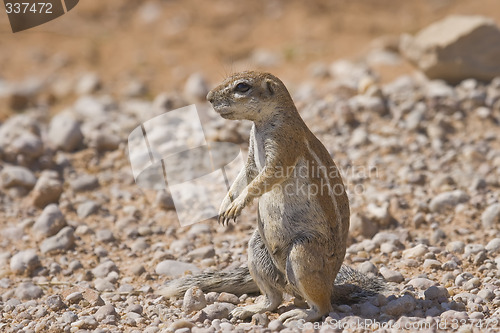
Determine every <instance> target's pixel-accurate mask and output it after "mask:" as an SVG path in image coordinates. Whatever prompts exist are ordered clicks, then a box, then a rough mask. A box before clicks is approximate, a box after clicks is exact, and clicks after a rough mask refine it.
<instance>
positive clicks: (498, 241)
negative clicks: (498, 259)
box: [484, 238, 500, 253]
mask: <svg viewBox="0 0 500 333" xmlns="http://www.w3.org/2000/svg"><path fill="white" fill-rule="evenodd" d="M484 248H485V249H486V251H488V252H491V253H498V252H499V251H500V238H494V239H492V240H491V241H490V242H489V243H488V244H487V245H486V246H485V247H484Z"/></svg>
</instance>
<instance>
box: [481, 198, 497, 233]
mask: <svg viewBox="0 0 500 333" xmlns="http://www.w3.org/2000/svg"><path fill="white" fill-rule="evenodd" d="M499 223H500V203H495V204H493V205H491V206H488V208H486V209H485V210H484V212H483V214H481V224H482V225H483V227H484V228H485V229H489V228H496V227H498V224H499Z"/></svg>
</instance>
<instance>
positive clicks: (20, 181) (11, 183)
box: [0, 166, 36, 190]
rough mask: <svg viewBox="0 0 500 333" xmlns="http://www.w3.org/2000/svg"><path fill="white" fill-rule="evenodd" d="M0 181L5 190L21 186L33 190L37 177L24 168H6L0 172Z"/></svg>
mask: <svg viewBox="0 0 500 333" xmlns="http://www.w3.org/2000/svg"><path fill="white" fill-rule="evenodd" d="M0 179H1V181H2V186H3V188H10V187H16V186H19V187H23V188H25V189H27V190H31V189H32V188H33V186H35V183H36V177H35V175H34V174H33V173H32V172H31V171H30V170H29V169H28V168H25V167H22V166H6V167H5V168H3V169H2V171H0Z"/></svg>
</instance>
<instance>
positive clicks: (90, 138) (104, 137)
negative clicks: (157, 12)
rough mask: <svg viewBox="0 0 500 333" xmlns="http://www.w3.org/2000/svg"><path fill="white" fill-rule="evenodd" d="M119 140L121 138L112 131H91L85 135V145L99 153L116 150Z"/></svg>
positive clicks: (120, 140)
mask: <svg viewBox="0 0 500 333" xmlns="http://www.w3.org/2000/svg"><path fill="white" fill-rule="evenodd" d="M121 142H122V139H121V138H120V137H119V136H118V135H116V134H113V133H103V132H98V131H93V132H90V133H88V134H86V135H85V143H86V144H87V146H89V147H91V148H94V149H96V150H97V151H98V152H100V153H103V152H106V151H113V150H116V149H117V148H118V147H119V146H120V143H121Z"/></svg>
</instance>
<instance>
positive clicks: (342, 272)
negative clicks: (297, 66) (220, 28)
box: [160, 71, 384, 322]
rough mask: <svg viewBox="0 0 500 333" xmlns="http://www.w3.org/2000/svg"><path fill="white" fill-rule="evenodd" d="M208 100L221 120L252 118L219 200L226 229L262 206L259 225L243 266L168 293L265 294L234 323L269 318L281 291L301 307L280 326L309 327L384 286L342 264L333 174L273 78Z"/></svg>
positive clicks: (241, 80)
mask: <svg viewBox="0 0 500 333" xmlns="http://www.w3.org/2000/svg"><path fill="white" fill-rule="evenodd" d="M207 100H208V101H209V102H210V103H211V104H212V106H213V107H214V109H215V111H217V113H219V114H220V115H221V116H222V117H223V118H226V119H233V120H243V119H245V120H250V121H252V122H253V126H252V130H251V132H250V145H249V151H248V160H247V162H246V165H245V167H244V168H243V169H242V170H241V172H240V174H239V175H238V177H237V178H236V180H235V181H234V183H233V184H232V186H231V188H230V190H229V192H228V193H227V195H226V197H225V199H224V200H223V202H222V205H221V207H220V211H219V222H220V223H222V224H227V223H228V222H229V221H230V220H231V219H232V220H234V221H236V218H237V217H238V216H239V215H240V214H241V211H242V210H243V209H244V208H245V207H246V206H247V205H249V204H250V203H251V202H252V201H253V200H254V199H258V201H259V205H258V227H257V229H256V230H255V232H254V233H253V235H252V237H251V239H250V241H249V244H248V267H240V268H238V269H236V270H233V271H228V272H225V271H219V272H209V273H202V274H198V275H194V276H187V277H184V278H181V279H177V280H173V281H170V282H168V283H167V285H166V287H165V288H164V289H162V291H160V293H161V294H162V295H164V296H181V295H183V294H184V293H185V291H186V290H187V289H188V288H190V287H192V286H198V287H199V288H201V289H202V290H203V291H205V292H209V291H217V292H222V291H225V292H230V293H233V294H236V295H241V294H244V293H255V292H259V291H260V292H261V293H262V294H263V295H264V300H263V301H262V302H260V303H256V304H253V305H248V306H244V307H237V308H235V309H234V310H233V311H232V312H231V317H232V318H235V319H245V318H248V317H251V316H252V315H254V314H256V313H262V312H266V311H274V310H276V308H277V307H278V306H279V305H280V304H281V302H282V300H283V293H288V294H290V295H293V296H295V298H296V299H297V300H298V301H302V302H303V301H306V302H307V305H308V306H309V308H308V309H299V308H298V309H293V310H290V311H288V312H285V313H283V314H282V315H281V316H280V317H279V319H280V320H281V321H283V322H287V321H292V320H305V321H314V320H318V319H320V318H321V317H322V316H323V315H325V314H328V313H329V312H330V311H332V302H349V301H351V302H352V301H353V300H356V298H359V297H362V296H365V295H373V294H375V293H377V292H378V291H381V290H382V289H383V288H384V284H383V282H382V280H380V279H378V278H368V277H366V276H365V275H363V274H362V273H360V272H358V271H356V270H354V269H352V268H350V267H348V266H345V265H342V262H343V260H344V256H345V252H346V241H347V233H348V230H349V201H348V198H347V194H346V191H345V188H344V184H343V182H342V178H341V175H340V172H339V170H338V169H337V167H336V166H335V163H334V162H333V160H332V158H331V157H330V154H329V153H328V151H327V150H326V148H325V147H324V146H323V144H322V143H321V142H320V141H319V140H318V138H316V136H314V134H313V133H312V132H311V131H310V130H309V128H308V127H307V125H306V124H305V123H304V121H303V120H302V118H301V117H300V115H299V113H298V111H297V109H296V107H295V104H294V103H293V100H292V98H291V96H290V94H289V93H288V90H287V89H286V87H285V85H284V84H283V82H281V80H280V79H278V78H277V77H275V76H273V75H272V74H269V73H261V72H254V71H246V72H241V73H237V74H234V75H232V76H230V77H229V78H227V79H226V80H225V81H224V82H223V83H222V84H221V85H219V86H218V87H216V88H215V89H213V90H212V91H210V92H209V93H208V95H207Z"/></svg>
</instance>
